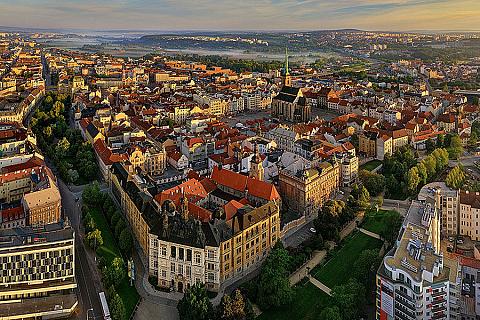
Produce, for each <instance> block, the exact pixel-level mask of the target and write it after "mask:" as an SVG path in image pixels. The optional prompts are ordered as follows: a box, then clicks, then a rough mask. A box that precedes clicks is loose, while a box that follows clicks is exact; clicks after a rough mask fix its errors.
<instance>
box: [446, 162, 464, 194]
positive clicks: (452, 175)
mask: <svg viewBox="0 0 480 320" xmlns="http://www.w3.org/2000/svg"><path fill="white" fill-rule="evenodd" d="M465 180H466V176H465V172H464V171H463V169H462V168H461V167H459V166H456V167H455V168H453V169H452V170H451V171H450V172H449V173H448V175H447V177H446V179H445V183H446V185H447V186H449V187H450V188H453V189H460V188H462V187H463V185H464V184H465Z"/></svg>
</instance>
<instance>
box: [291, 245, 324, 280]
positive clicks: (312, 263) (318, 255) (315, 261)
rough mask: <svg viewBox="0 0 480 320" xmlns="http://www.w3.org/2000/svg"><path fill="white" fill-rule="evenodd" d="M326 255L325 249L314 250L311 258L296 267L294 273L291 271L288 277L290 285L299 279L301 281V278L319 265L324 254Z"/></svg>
mask: <svg viewBox="0 0 480 320" xmlns="http://www.w3.org/2000/svg"><path fill="white" fill-rule="evenodd" d="M326 255H327V251H326V250H321V251H318V250H315V251H313V254H312V258H311V259H310V260H308V261H307V262H305V263H304V264H303V265H302V266H301V267H300V268H298V269H297V270H296V271H295V272H294V273H292V274H291V275H290V277H289V280H290V286H294V285H296V284H297V283H299V282H300V281H302V279H303V278H305V277H306V276H308V272H310V270H312V269H313V268H315V267H316V266H317V265H319V264H320V263H321V262H322V261H323V259H324V258H325V256H326Z"/></svg>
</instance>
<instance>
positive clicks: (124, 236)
mask: <svg viewBox="0 0 480 320" xmlns="http://www.w3.org/2000/svg"><path fill="white" fill-rule="evenodd" d="M118 241H119V246H120V250H122V252H123V253H124V254H125V255H130V253H131V252H132V248H133V238H132V234H131V233H130V231H129V230H128V229H123V230H122V232H121V233H120V238H119V240H118Z"/></svg>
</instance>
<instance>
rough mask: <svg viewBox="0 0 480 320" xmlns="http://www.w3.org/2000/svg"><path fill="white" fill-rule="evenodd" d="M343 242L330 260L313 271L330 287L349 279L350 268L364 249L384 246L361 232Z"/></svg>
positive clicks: (317, 277) (313, 273)
mask: <svg viewBox="0 0 480 320" xmlns="http://www.w3.org/2000/svg"><path fill="white" fill-rule="evenodd" d="M343 243H344V244H343V246H342V247H341V248H339V249H338V250H337V251H335V252H334V253H333V257H332V258H331V259H330V260H328V261H327V262H326V263H325V264H324V265H323V266H320V267H317V268H315V269H314V270H313V271H312V275H313V276H314V277H315V278H316V279H318V280H319V281H320V282H322V283H323V284H325V285H326V286H328V287H329V288H333V287H334V286H336V285H339V284H343V283H345V282H346V281H348V279H349V278H350V269H351V268H352V266H353V264H354V263H355V261H356V260H357V259H358V257H359V256H360V254H361V253H362V251H363V250H366V249H379V248H380V247H381V246H382V241H380V240H378V239H375V238H372V237H369V236H367V235H365V234H363V233H361V232H357V233H355V234H354V235H353V236H352V237H348V238H346V239H345V241H344V242H343Z"/></svg>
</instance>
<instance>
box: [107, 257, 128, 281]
mask: <svg viewBox="0 0 480 320" xmlns="http://www.w3.org/2000/svg"><path fill="white" fill-rule="evenodd" d="M125 277H126V272H125V266H124V264H123V260H122V258H120V257H115V258H114V259H113V261H112V263H111V264H110V266H108V267H107V269H106V270H105V271H104V279H105V283H106V285H107V286H111V285H113V286H115V287H118V286H119V285H120V284H121V283H122V281H123V279H125Z"/></svg>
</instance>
